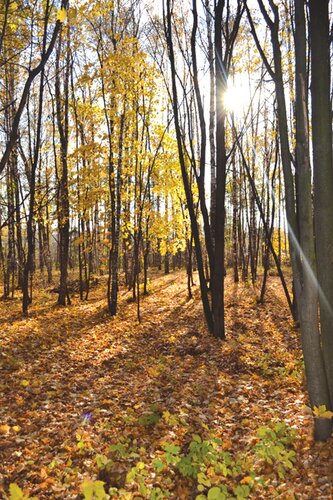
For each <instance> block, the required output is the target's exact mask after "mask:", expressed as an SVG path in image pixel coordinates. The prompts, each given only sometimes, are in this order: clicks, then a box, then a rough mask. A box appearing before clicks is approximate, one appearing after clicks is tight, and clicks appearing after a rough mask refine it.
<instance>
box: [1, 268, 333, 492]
mask: <svg viewBox="0 0 333 500" xmlns="http://www.w3.org/2000/svg"><path fill="white" fill-rule="evenodd" d="M226 283H227V293H226V330H227V336H228V340H227V342H222V341H219V340H216V339H213V338H212V337H211V336H209V334H208V333H207V330H206V327H205V324H204V320H203V314H202V309H201V304H200V300H199V291H198V287H194V288H195V291H194V299H191V300H188V298H187V289H186V276H185V274H184V273H182V272H174V273H171V274H170V275H155V276H154V277H153V279H152V281H151V288H152V293H151V294H150V295H149V296H147V297H144V298H142V301H141V307H142V322H141V324H139V323H138V322H137V320H136V304H135V303H131V302H130V301H129V300H128V298H129V297H130V294H129V293H128V292H120V310H119V314H118V316H117V317H115V318H111V317H110V316H109V314H108V312H107V310H106V307H105V283H104V282H103V280H102V283H101V285H100V286H99V287H98V288H96V289H94V290H93V291H92V292H91V294H90V297H89V301H82V302H81V301H79V299H78V298H77V297H76V298H74V300H73V305H72V306H69V307H67V308H60V307H57V306H55V305H54V295H52V294H49V293H47V291H45V290H39V292H38V293H37V294H36V297H35V298H34V304H33V306H32V307H31V314H30V316H29V318H24V317H22V315H21V313H20V301H19V299H14V300H12V301H7V302H1V304H0V323H1V332H0V339H1V345H2V348H1V349H2V350H1V353H0V374H1V379H0V398H1V405H0V456H1V461H0V495H2V497H4V498H6V495H8V497H9V494H8V492H9V486H10V484H17V485H18V486H19V487H20V488H21V489H22V491H24V492H25V493H27V494H29V495H31V496H36V497H38V498H39V499H44V498H45V499H46V498H59V499H71V498H73V499H74V498H82V494H81V491H82V485H83V484H85V485H86V486H85V487H86V488H90V489H91V488H93V487H94V484H97V485H98V484H99V483H98V482H100V481H103V482H104V484H107V485H108V486H112V487H114V488H115V491H116V489H119V490H121V491H123V492H124V494H123V496H124V498H125V497H126V496H125V493H126V494H127V495H129V496H128V498H134V497H136V498H145V495H148V494H146V493H145V490H141V491H140V489H138V486H137V485H136V484H135V477H136V476H138V477H141V476H140V474H141V472H140V471H142V470H144V471H145V474H146V476H145V481H146V482H147V484H148V485H149V484H153V483H154V481H155V483H156V484H157V485H158V487H159V490H160V491H161V494H160V495H161V496H160V497H159V498H163V491H164V489H165V491H168V492H169V493H170V495H171V498H177V499H187V498H189V499H191V498H195V497H196V496H197V495H199V493H200V491H204V492H205V491H206V490H207V488H209V485H211V484H212V485H213V487H212V488H211V490H212V493H211V498H220V497H214V495H215V494H216V486H215V485H214V484H213V483H212V481H213V479H214V471H208V472H207V474H208V476H200V477H199V484H200V487H199V491H198V489H197V487H198V486H196V485H194V483H193V480H192V479H191V478H190V477H186V475H185V476H184V475H180V474H178V473H177V471H176V469H173V470H171V469H170V471H169V472H168V473H167V469H166V468H165V464H164V462H163V460H164V458H163V457H165V456H166V455H165V453H169V455H170V453H171V455H170V457H171V458H170V460H171V461H172V457H176V455H177V453H178V454H180V453H182V454H183V455H182V456H183V457H185V458H186V456H187V455H186V453H188V450H189V446H191V444H190V443H191V442H192V441H191V440H193V436H199V437H198V438H195V439H201V438H202V439H206V440H207V439H215V438H217V439H219V440H220V443H221V445H220V452H219V453H231V454H232V456H238V457H242V456H243V457H246V456H247V454H248V453H249V450H251V449H253V447H255V446H256V443H257V442H258V434H257V431H258V429H259V428H260V427H263V426H269V425H271V423H272V422H285V423H286V424H287V425H288V426H289V427H290V428H295V429H296V431H297V436H298V437H297V439H296V442H295V445H294V448H295V452H296V463H295V465H294V466H293V467H291V468H290V470H288V471H286V473H285V474H284V473H283V474H282V477H279V474H278V471H277V469H276V468H274V466H271V467H270V466H269V464H268V465H267V464H266V465H264V464H262V470H261V475H262V478H263V479H264V481H265V485H264V486H262V487H260V486H259V487H258V488H253V490H252V493H251V494H250V497H251V498H274V497H276V496H279V497H280V498H286V499H287V498H290V499H291V498H297V499H303V498H304V499H308V498H318V499H320V498H323V499H324V498H332V496H333V486H332V473H333V459H332V454H331V446H332V442H328V443H324V444H320V443H314V442H313V439H312V417H311V415H309V414H307V413H306V412H304V411H303V409H302V408H303V407H304V404H306V403H307V400H306V394H305V386H304V380H303V363H302V357H301V351H300V345H299V338H298V336H299V332H298V331H297V330H296V328H295V327H294V326H293V324H292V322H291V320H290V318H289V315H288V311H287V307H286V304H285V302H284V298H283V295H282V293H281V291H280V287H279V284H278V281H277V278H274V277H273V278H272V277H271V278H270V286H269V290H268V293H267V300H266V303H265V304H264V305H260V304H258V303H257V301H256V292H255V290H254V289H253V288H252V286H250V285H245V284H238V285H235V284H233V283H232V281H231V279H230V278H229V277H227V279H226ZM207 442H208V441H207ZM166 443H167V444H166ZM168 443H169V445H168ZM167 446H171V451H170V450H169V451H165V450H166V449H167V450H168V448H166V447H167ZM163 447H164V448H163ZM172 447H173V448H172ZM163 450H164V451H163ZM172 450H173V451H172ZM175 450H176V451H175ZM163 453H164V455H163ZM110 457H111V458H112V461H111V462H110ZM103 460H104V462H103ZM177 460H178V458H177ZM99 462H100V463H99ZM103 463H105V464H106V463H112V466H111V467H109V468H108V471H107V474H106V472H105V471H106V468H105V467H104V466H103ZM175 463H176V461H175ZM138 464H143V465H138ZM151 464H154V467H155V469H154V468H152V466H151ZM273 465H274V464H273ZM260 466H261V465H260V462H258V464H257V465H256V467H260ZM103 467H104V468H103ZM154 470H155V472H154ZM156 470H157V471H159V470H161V471H164V474H161V475H160V476H158V474H157V475H156ZM103 471H104V472H103ZM129 473H131V474H132V476H130V478H131V477H133V478H134V479H133V481H134V482H133V483H131V482H130V481H128V474H129ZM103 476H104V477H103ZM106 476H107V477H106ZM164 478H165V482H164ZM237 480H238V481H239V485H238V486H237V488H238V490H237V493H235V498H236V497H237V498H243V497H242V496H238V494H239V495H242V494H243V493H242V492H246V488H247V485H249V484H252V483H251V482H253V475H252V476H251V475H250V474H247V475H246V474H245V473H244V474H243V475H240V476H239V477H238V479H237ZM200 481H201V483H200ZM142 488H144V485H143V486H142ZM205 488H206V490H205ZM239 488H240V489H239ZM214 489H215V490H214ZM217 489H218V488H217ZM235 491H236V490H235ZM206 492H207V491H206ZM244 494H245V493H244ZM116 497H117V495H116V493H115V498H116ZM148 497H149V496H148ZM156 498H157V497H156ZM203 498H205V497H203ZM208 498H209V497H208ZM221 498H222V497H221Z"/></svg>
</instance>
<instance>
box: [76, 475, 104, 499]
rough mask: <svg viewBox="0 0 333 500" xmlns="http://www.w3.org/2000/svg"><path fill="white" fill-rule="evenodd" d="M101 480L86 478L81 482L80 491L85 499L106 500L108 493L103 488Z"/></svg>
mask: <svg viewBox="0 0 333 500" xmlns="http://www.w3.org/2000/svg"><path fill="white" fill-rule="evenodd" d="M104 484H105V483H104V482H103V481H90V480H89V479H86V480H85V481H84V482H83V484H82V487H81V488H82V493H83V497H84V499H85V500H108V499H109V498H110V495H109V494H108V493H106V491H105V489H104Z"/></svg>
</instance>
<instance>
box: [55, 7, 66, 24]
mask: <svg viewBox="0 0 333 500" xmlns="http://www.w3.org/2000/svg"><path fill="white" fill-rule="evenodd" d="M66 19H67V12H66V9H58V11H57V20H58V21H60V22H61V23H64V22H65V21H66Z"/></svg>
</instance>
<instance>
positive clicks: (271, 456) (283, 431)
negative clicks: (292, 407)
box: [254, 422, 296, 479]
mask: <svg viewBox="0 0 333 500" xmlns="http://www.w3.org/2000/svg"><path fill="white" fill-rule="evenodd" d="M257 435H258V437H259V438H260V440H259V442H258V443H257V444H256V446H255V447H254V452H255V454H256V456H257V457H258V458H260V459H262V460H264V462H266V463H267V464H269V465H272V466H275V467H277V473H278V476H279V477H280V478H281V479H283V478H284V477H285V475H286V472H287V470H290V469H292V468H293V466H294V463H295V461H296V452H295V450H294V449H293V443H294V441H295V439H296V431H295V430H294V429H292V428H290V427H288V426H287V424H286V423H285V422H276V423H275V424H273V425H271V426H264V427H260V428H259V429H258V431H257Z"/></svg>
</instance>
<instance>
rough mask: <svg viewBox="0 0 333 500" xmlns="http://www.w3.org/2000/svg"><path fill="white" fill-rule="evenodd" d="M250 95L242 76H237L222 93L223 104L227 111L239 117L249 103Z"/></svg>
mask: <svg viewBox="0 0 333 500" xmlns="http://www.w3.org/2000/svg"><path fill="white" fill-rule="evenodd" d="M250 102H251V96H250V89H249V85H248V84H247V85H246V82H245V81H244V79H243V78H239V79H238V78H237V79H235V80H234V81H233V82H230V83H228V86H227V88H226V90H225V91H224V94H223V104H224V107H225V109H226V111H227V112H228V113H232V114H233V115H234V116H236V117H241V116H243V114H244V111H245V110H246V108H247V107H248V106H249V105H250Z"/></svg>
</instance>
